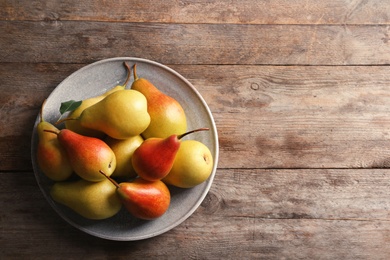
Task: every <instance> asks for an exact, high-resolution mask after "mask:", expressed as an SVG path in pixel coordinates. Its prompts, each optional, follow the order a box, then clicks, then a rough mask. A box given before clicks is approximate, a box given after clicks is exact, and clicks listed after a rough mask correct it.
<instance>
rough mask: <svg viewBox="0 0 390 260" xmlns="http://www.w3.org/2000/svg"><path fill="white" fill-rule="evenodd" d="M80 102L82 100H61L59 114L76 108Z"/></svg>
mask: <svg viewBox="0 0 390 260" xmlns="http://www.w3.org/2000/svg"><path fill="white" fill-rule="evenodd" d="M82 102H83V101H81V100H80V101H74V100H69V101H66V102H62V103H61V107H60V113H61V115H62V114H64V113H65V112H68V111H73V110H75V109H76V108H78V107H79V106H80V105H81V103H82Z"/></svg>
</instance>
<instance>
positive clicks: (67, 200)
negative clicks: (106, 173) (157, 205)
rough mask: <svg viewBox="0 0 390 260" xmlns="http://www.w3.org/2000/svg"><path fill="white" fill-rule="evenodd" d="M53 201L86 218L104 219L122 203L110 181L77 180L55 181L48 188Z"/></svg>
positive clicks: (116, 210)
mask: <svg viewBox="0 0 390 260" xmlns="http://www.w3.org/2000/svg"><path fill="white" fill-rule="evenodd" d="M50 194H51V197H52V198H53V200H54V201H56V202H58V203H60V204H62V205H65V206H67V207H68V208H70V209H72V210H73V211H75V212H77V213H78V214H80V215H81V216H83V217H85V218H88V219H95V220H100V219H106V218H110V217H112V216H114V215H115V214H117V213H118V212H119V211H120V209H121V208H122V203H121V201H120V199H119V197H118V195H117V194H116V188H115V187H114V186H113V185H112V183H111V182H110V181H109V180H107V179H104V180H102V181H100V182H89V181H86V180H83V179H80V180H77V181H72V182H70V181H65V182H56V183H54V185H53V186H52V187H51V189H50Z"/></svg>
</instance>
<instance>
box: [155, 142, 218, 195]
mask: <svg viewBox="0 0 390 260" xmlns="http://www.w3.org/2000/svg"><path fill="white" fill-rule="evenodd" d="M212 170H213V156H212V155H211V152H210V150H209V149H208V147H207V146H206V145H204V144H203V143H201V142H199V141H196V140H185V141H182V142H181V145H180V148H179V151H178V152H177V154H176V158H175V161H174V162H173V166H172V168H171V171H170V172H169V174H168V175H167V176H166V177H165V178H164V179H163V180H162V181H163V182H165V183H167V184H170V185H173V186H176V187H180V188H192V187H194V186H196V185H199V184H201V183H203V182H204V181H206V180H207V179H208V178H209V177H210V175H211V173H212Z"/></svg>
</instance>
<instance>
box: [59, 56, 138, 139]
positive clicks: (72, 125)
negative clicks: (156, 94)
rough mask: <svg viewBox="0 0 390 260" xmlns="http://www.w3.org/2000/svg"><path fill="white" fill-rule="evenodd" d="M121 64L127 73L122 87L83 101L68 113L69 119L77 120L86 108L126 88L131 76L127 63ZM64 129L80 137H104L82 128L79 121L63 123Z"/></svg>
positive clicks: (102, 134)
mask: <svg viewBox="0 0 390 260" xmlns="http://www.w3.org/2000/svg"><path fill="white" fill-rule="evenodd" d="M123 64H124V66H125V68H126V71H127V77H126V80H125V82H124V83H123V85H117V86H115V87H114V88H112V89H110V90H108V91H106V92H105V93H103V94H102V95H99V96H95V97H91V98H87V99H84V100H83V101H82V102H81V105H80V106H78V107H77V108H76V109H75V110H73V111H72V112H71V113H69V116H68V117H69V118H78V117H79V116H80V115H81V113H82V112H83V111H84V110H85V109H86V108H88V107H90V106H92V105H94V104H96V103H98V102H99V101H101V100H102V99H104V98H105V97H106V96H108V95H110V94H111V93H114V92H115V91H118V90H124V89H125V88H126V85H127V83H128V82H129V79H130V75H131V74H130V67H129V66H128V65H127V63H123ZM65 127H66V128H67V129H69V130H72V131H73V132H76V133H78V134H81V135H86V136H91V137H97V138H103V137H104V136H105V134H104V133H103V132H101V131H97V130H94V129H90V128H86V127H83V126H82V125H81V124H80V121H79V120H67V121H65Z"/></svg>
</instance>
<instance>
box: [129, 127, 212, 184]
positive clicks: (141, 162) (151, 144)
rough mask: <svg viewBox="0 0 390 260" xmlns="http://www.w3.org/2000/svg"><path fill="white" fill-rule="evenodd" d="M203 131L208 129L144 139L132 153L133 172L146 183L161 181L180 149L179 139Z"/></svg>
mask: <svg viewBox="0 0 390 260" xmlns="http://www.w3.org/2000/svg"><path fill="white" fill-rule="evenodd" d="M204 130H208V128H199V129H196V130H192V131H189V132H187V133H184V134H181V135H175V134H174V135H171V136H169V137H167V138H157V137H152V138H149V139H146V140H145V141H144V142H143V143H142V144H141V145H140V146H139V147H138V148H137V149H136V150H135V151H134V153H133V156H132V159H131V161H132V164H133V167H134V170H135V172H136V173H137V174H138V176H140V177H141V178H143V179H145V180H148V181H157V180H161V179H162V178H164V177H165V176H166V175H167V174H168V173H169V171H170V170H171V168H172V165H173V162H174V160H175V156H176V153H177V151H178V150H179V147H180V139H181V138H183V137H184V136H186V135H188V134H191V133H194V132H198V131H204Z"/></svg>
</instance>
